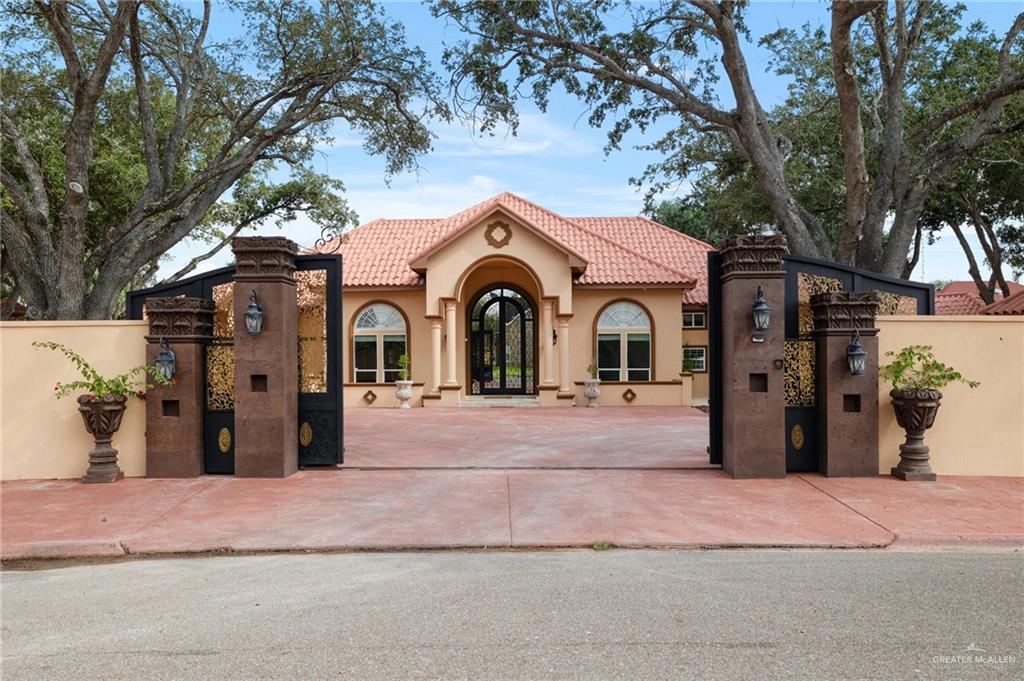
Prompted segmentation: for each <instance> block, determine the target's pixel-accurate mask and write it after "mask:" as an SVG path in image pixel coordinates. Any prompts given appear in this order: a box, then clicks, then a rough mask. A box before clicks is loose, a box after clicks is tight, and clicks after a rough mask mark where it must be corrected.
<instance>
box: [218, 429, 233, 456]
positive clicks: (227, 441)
mask: <svg viewBox="0 0 1024 681" xmlns="http://www.w3.org/2000/svg"><path fill="white" fill-rule="evenodd" d="M217 449H219V450H220V453H221V454H227V453H228V452H229V451H231V431H230V430H228V429H227V428H226V427H225V428H221V429H220V432H219V433H217Z"/></svg>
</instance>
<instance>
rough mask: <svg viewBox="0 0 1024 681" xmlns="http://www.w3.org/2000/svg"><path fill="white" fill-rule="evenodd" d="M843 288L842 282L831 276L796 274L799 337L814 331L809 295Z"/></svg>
mask: <svg viewBox="0 0 1024 681" xmlns="http://www.w3.org/2000/svg"><path fill="white" fill-rule="evenodd" d="M842 290H843V282H841V281H839V280H838V279H834V278H831V276H822V275H820V274H807V273H805V272H800V273H798V274H797V301H798V314H799V316H798V322H799V324H798V329H799V334H800V336H801V337H806V336H810V335H811V332H813V331H814V314H813V312H811V296H813V295H815V294H818V293H837V292H839V291H842Z"/></svg>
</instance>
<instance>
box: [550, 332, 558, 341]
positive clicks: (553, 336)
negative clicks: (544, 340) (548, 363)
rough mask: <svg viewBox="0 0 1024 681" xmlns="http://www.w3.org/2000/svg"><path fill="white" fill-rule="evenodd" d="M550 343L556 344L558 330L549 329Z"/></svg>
mask: <svg viewBox="0 0 1024 681" xmlns="http://www.w3.org/2000/svg"><path fill="white" fill-rule="evenodd" d="M551 344H552V345H558V331H557V330H555V329H551Z"/></svg>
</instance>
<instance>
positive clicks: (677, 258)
mask: <svg viewBox="0 0 1024 681" xmlns="http://www.w3.org/2000/svg"><path fill="white" fill-rule="evenodd" d="M572 219H573V221H575V222H577V223H579V224H581V225H583V226H585V227H588V228H590V229H591V230H593V231H595V232H597V233H598V234H602V235H604V236H606V237H609V238H610V239H612V240H613V241H617V242H618V243H621V244H630V245H632V246H634V247H635V248H638V249H639V250H641V251H643V252H644V253H649V254H652V255H653V256H654V257H656V258H657V259H658V260H659V261H661V262H664V263H665V264H667V265H669V266H671V267H672V268H673V269H676V270H679V271H682V272H686V273H687V274H689V275H690V276H692V277H694V278H695V279H696V280H697V285H696V287H694V288H693V289H691V290H689V291H684V292H683V302H684V303H687V304H694V305H696V304H700V305H706V304H707V302H708V251H713V250H715V249H714V247H713V246H712V245H711V244H707V243H704V242H703V241H701V240H699V239H695V238H693V237H691V236H687V235H686V234H682V233H681V232H677V231H675V230H674V229H670V228H668V227H666V226H665V225H662V224H659V223H657V222H654V221H653V220H648V219H647V218H645V217H642V216H636V217H612V218H601V217H598V218H572Z"/></svg>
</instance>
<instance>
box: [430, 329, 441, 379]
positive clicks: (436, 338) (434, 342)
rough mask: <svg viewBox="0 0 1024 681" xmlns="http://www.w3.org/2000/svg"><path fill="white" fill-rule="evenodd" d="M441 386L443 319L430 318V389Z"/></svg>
mask: <svg viewBox="0 0 1024 681" xmlns="http://www.w3.org/2000/svg"><path fill="white" fill-rule="evenodd" d="M440 388H441V319H440V318H439V317H438V318H435V319H431V320H430V391H431V392H435V393H436V392H437V391H438V390H439V389H440Z"/></svg>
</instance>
